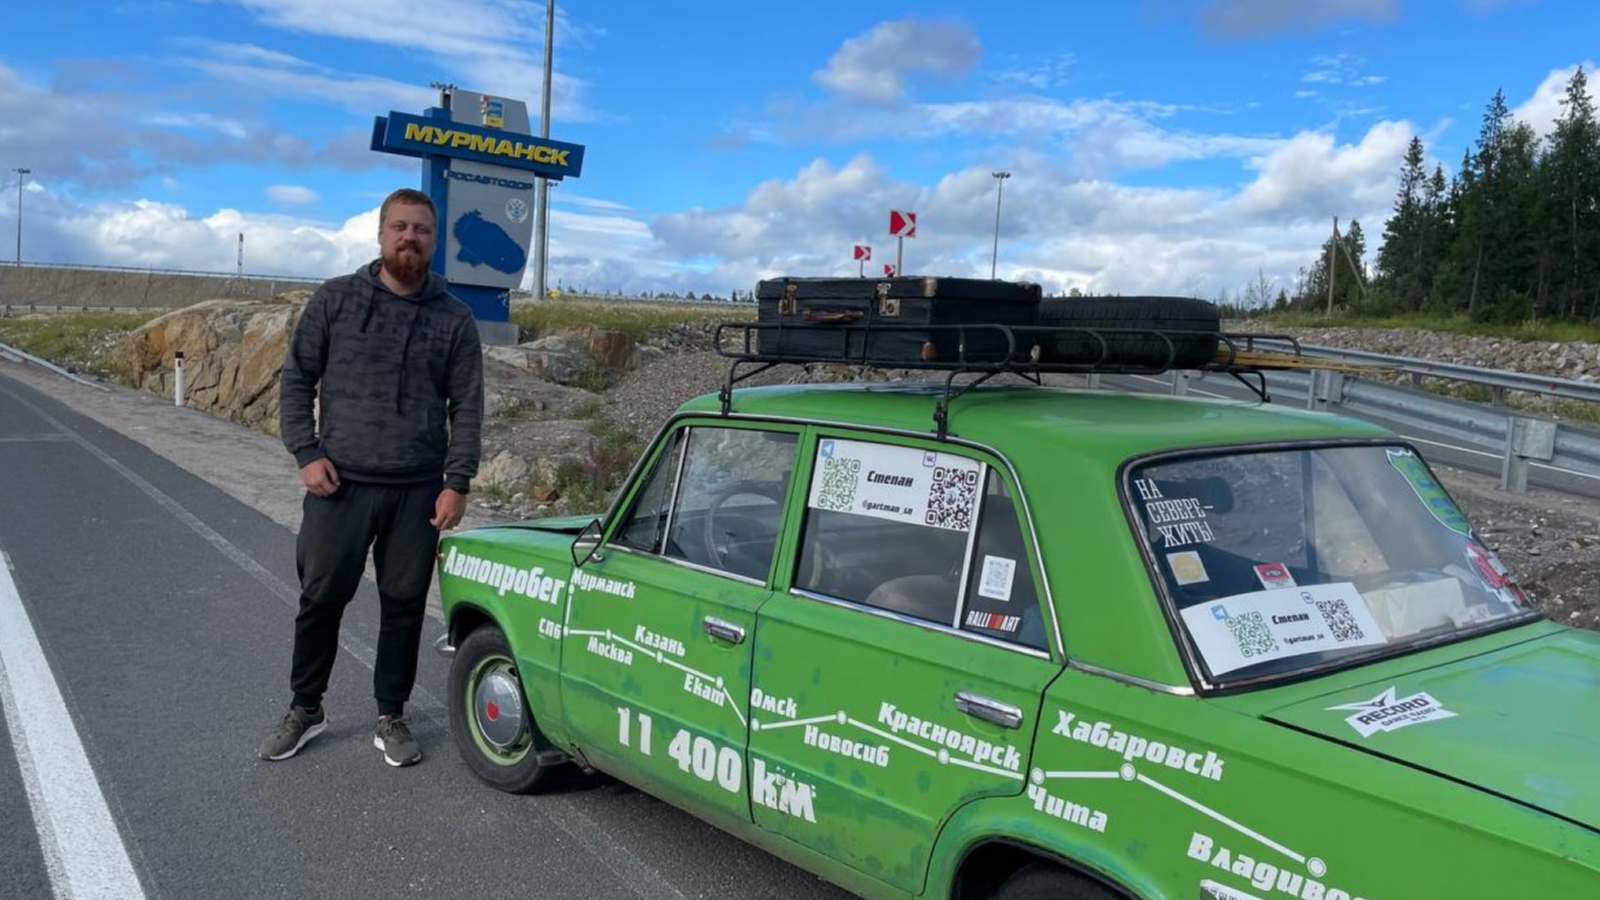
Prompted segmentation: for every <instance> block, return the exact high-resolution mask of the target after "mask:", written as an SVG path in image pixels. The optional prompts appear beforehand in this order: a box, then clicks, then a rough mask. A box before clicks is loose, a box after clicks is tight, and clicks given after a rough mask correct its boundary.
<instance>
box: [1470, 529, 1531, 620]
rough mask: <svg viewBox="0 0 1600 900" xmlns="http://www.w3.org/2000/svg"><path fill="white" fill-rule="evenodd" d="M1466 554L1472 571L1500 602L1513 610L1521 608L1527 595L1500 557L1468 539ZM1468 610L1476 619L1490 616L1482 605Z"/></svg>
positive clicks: (1526, 600)
mask: <svg viewBox="0 0 1600 900" xmlns="http://www.w3.org/2000/svg"><path fill="white" fill-rule="evenodd" d="M1466 555H1467V562H1468V563H1471V564H1472V571H1473V572H1474V573H1476V574H1477V576H1478V580H1479V581H1481V582H1483V584H1484V586H1485V587H1487V588H1488V589H1489V590H1490V591H1492V592H1493V593H1494V595H1495V597H1496V598H1497V599H1499V601H1500V602H1501V603H1504V604H1505V605H1507V606H1509V607H1511V608H1512V609H1513V610H1517V609H1521V608H1522V607H1523V606H1524V605H1526V604H1527V602H1528V596H1527V595H1526V594H1524V593H1523V592H1522V588H1521V587H1519V586H1518V585H1517V580H1516V579H1515V578H1513V577H1512V576H1511V571H1510V570H1509V569H1507V568H1506V567H1505V566H1504V565H1502V564H1501V562H1500V558H1499V557H1497V556H1495V555H1494V554H1493V553H1492V552H1490V551H1489V549H1488V548H1487V547H1484V546H1482V545H1480V544H1478V543H1476V542H1473V541H1468V542H1467V544H1466ZM1469 612H1472V613H1475V616H1474V618H1476V619H1486V618H1490V617H1491V614H1490V613H1489V611H1488V610H1487V609H1485V608H1483V607H1473V608H1472V609H1471V610H1469Z"/></svg>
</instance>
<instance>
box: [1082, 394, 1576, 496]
mask: <svg viewBox="0 0 1600 900" xmlns="http://www.w3.org/2000/svg"><path fill="white" fill-rule="evenodd" d="M1173 377H1174V376H1173V374H1172V373H1166V374H1162V375H1107V376H1103V377H1102V381H1103V384H1104V386H1105V387H1108V388H1113V389H1116V390H1123V391H1136V392H1139V393H1146V394H1149V393H1155V394H1170V393H1171V392H1172V379H1173ZM1267 389H1268V394H1269V395H1270V396H1271V397H1272V398H1273V402H1274V403H1276V404H1280V405H1283V406H1292V407H1296V408H1304V406H1305V396H1304V393H1303V392H1299V393H1294V392H1290V391H1287V390H1285V389H1284V388H1282V387H1275V386H1274V384H1273V381H1272V375H1271V373H1268V376H1267ZM1189 393H1190V394H1192V395H1194V396H1197V397H1214V398H1215V397H1220V398H1225V399H1229V400H1254V399H1255V394H1254V393H1252V392H1251V391H1250V390H1249V389H1248V388H1246V387H1245V386H1244V385H1242V384H1240V383H1239V382H1238V381H1237V380H1236V379H1234V378H1233V377H1232V376H1229V375H1225V374H1221V373H1206V374H1205V377H1203V378H1197V379H1193V380H1191V381H1190V383H1189ZM1334 411H1336V412H1338V413H1339V414H1341V415H1346V416H1354V417H1356V418H1361V419H1365V420H1367V421H1369V422H1374V423H1376V424H1378V425H1382V426H1384V427H1385V428H1389V429H1391V430H1393V431H1394V432H1395V433H1397V434H1399V435H1400V436H1402V437H1404V438H1406V439H1407V440H1409V441H1412V442H1413V443H1414V444H1416V446H1417V449H1418V450H1419V451H1421V453H1422V456H1423V458H1424V459H1426V460H1428V461H1429V462H1430V463H1436V464H1442V465H1446V466H1451V467H1453V468H1457V469H1463V470H1465V471H1468V472H1475V473H1477V474H1480V475H1488V476H1491V477H1493V478H1495V479H1498V478H1499V477H1500V466H1501V461H1500V457H1499V456H1498V455H1496V454H1491V453H1486V452H1484V451H1482V450H1479V449H1477V448H1476V447H1464V446H1462V445H1461V444H1460V443H1459V442H1457V441H1453V440H1452V439H1451V438H1450V437H1449V436H1447V435H1442V434H1438V433H1436V432H1433V431H1430V430H1429V429H1427V428H1423V427H1419V426H1418V425H1416V423H1413V422H1406V421H1401V420H1398V419H1392V418H1388V417H1385V416H1377V415H1372V414H1370V413H1366V412H1355V411H1353V410H1351V409H1350V408H1348V407H1340V408H1338V409H1336V410H1334ZM1528 486H1529V487H1530V488H1534V487H1537V488H1545V489H1547V490H1553V491H1559V492H1561V493H1565V494H1572V495H1575V496H1579V497H1589V498H1600V479H1597V478H1594V477H1591V476H1587V475H1583V474H1580V473H1577V472H1571V471H1568V470H1565V469H1560V468H1556V467H1553V466H1549V465H1545V464H1542V463H1531V464H1530V465H1529V467H1528Z"/></svg>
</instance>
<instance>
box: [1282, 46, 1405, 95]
mask: <svg viewBox="0 0 1600 900" xmlns="http://www.w3.org/2000/svg"><path fill="white" fill-rule="evenodd" d="M1311 64H1312V65H1313V66H1315V67H1316V68H1314V69H1312V70H1311V71H1309V72H1307V73H1305V74H1304V75H1302V76H1300V80H1301V81H1305V82H1309V83H1312V84H1330V85H1332V84H1347V85H1353V86H1355V87H1372V86H1374V85H1379V84H1383V83H1384V82H1385V81H1388V80H1389V78H1388V76H1387V75H1362V74H1361V70H1362V69H1365V68H1366V66H1367V61H1366V60H1365V59H1363V58H1361V57H1359V56H1354V55H1352V54H1349V53H1333V54H1324V55H1321V56H1313V57H1312V58H1311Z"/></svg>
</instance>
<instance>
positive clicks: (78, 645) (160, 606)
mask: <svg viewBox="0 0 1600 900" xmlns="http://www.w3.org/2000/svg"><path fill="white" fill-rule="evenodd" d="M0 555H3V558H4V561H5V564H6V567H7V569H8V571H0V700H3V701H4V702H3V703H0V709H3V712H4V715H3V719H4V723H5V727H3V728H0V897H5V898H7V900H33V898H40V900H44V898H52V897H67V896H70V897H73V898H76V900H85V898H115V900H139V898H150V900H155V898H164V900H180V898H205V900H211V898H217V897H228V898H230V900H247V898H255V897H272V898H282V897H339V898H344V897H389V896H394V897H399V896H421V897H463V898H487V897H503V896H517V897H529V898H539V897H549V898H557V897H559V898H575V897H582V898H647V900H682V898H691V897H693V898H741V900H742V898H764V897H771V898H778V897H796V896H804V897H806V898H808V900H827V898H834V897H844V896H847V895H845V894H844V893H842V892H840V891H838V890H837V889H835V888H833V887H831V886H829V885H827V884H825V883H823V882H820V881H819V880H818V879H816V878H814V877H813V876H811V875H808V874H806V873H805V872H802V871H800V870H798V869H796V868H793V867H791V866H789V865H787V864H784V863H782V862H779V861H778V860H776V859H775V858H773V857H771V856H768V855H766V854H765V853H763V852H761V851H759V850H756V849H755V848H753V847H751V846H749V845H746V844H744V843H742V842H740V841H738V840H736V839H734V838H731V837H728V836H727V835H725V834H723V833H722V832H720V831H718V830H716V829H714V828H712V827H710V826H708V825H705V824H704V823H702V822H700V821H699V820H697V819H695V818H693V817H692V816H689V815H688V814H686V813H683V812H681V811H679V810H676V809H674V808H672V807H670V806H667V805H666V804H663V803H661V802H659V801H657V800H655V799H653V798H651V797H649V796H646V795H644V794H641V793H639V792H637V791H635V790H632V789H630V788H627V787H625V786H623V785H619V784H616V783H614V782H607V781H604V780H601V779H588V780H584V779H572V780H571V783H570V784H568V785H567V786H566V787H564V788H563V789H562V790H561V791H559V792H557V793H552V794H546V795H541V796H535V797H511V796H507V795H504V794H501V793H498V792H496V791H493V790H491V789H489V788H487V787H484V786H482V785H481V784H480V783H478V782H477V781H476V780H475V779H474V778H473V777H472V775H471V774H470V773H469V772H468V770H467V769H466V767H465V765H464V764H462V763H461V762H460V760H459V759H458V758H457V756H456V752H455V748H454V746H453V745H452V743H451V738H450V735H449V734H448V729H447V724H446V717H445V714H444V711H443V709H442V707H441V705H440V702H439V695H440V694H441V693H442V691H443V686H444V684H445V678H446V663H445V661H444V660H442V659H440V658H438V657H436V656H435V655H434V654H433V653H432V652H431V651H429V650H427V649H426V648H427V646H428V645H429V644H431V642H432V640H433V639H434V638H435V637H436V636H437V635H438V634H439V633H440V631H441V626H440V624H439V623H438V622H437V621H434V620H432V619H429V620H428V623H427V631H426V633H425V634H424V651H423V654H422V660H421V668H420V672H419V676H418V688H417V690H416V692H415V693H414V695H413V697H412V703H411V705H410V707H409V709H408V712H409V713H410V719H411V721H412V724H413V729H414V732H415V733H416V735H417V737H418V739H419V740H420V741H421V743H422V746H423V750H424V752H425V754H426V756H427V758H426V759H425V760H424V761H423V763H422V764H421V765H419V766H415V767H412V768H407V769H391V768H389V767H388V766H385V765H384V764H383V762H382V760H381V758H380V756H379V753H378V751H377V750H375V749H374V748H373V747H372V743H371V730H372V727H373V724H374V718H375V715H376V713H375V710H374V707H373V701H372V699H371V682H372V672H371V668H370V660H371V658H372V650H371V648H372V647H373V646H374V645H375V643H376V639H377V615H376V609H377V596H376V593H375V591H374V590H373V588H372V586H371V584H370V583H368V584H364V585H363V588H362V593H361V594H360V595H359V596H358V597H357V600H356V602H355V603H354V604H352V606H351V607H350V609H349V610H348V612H347V613H346V617H345V628H344V634H345V636H346V640H345V646H344V648H343V651H342V652H341V654H340V657H339V661H338V664H337V666H336V667H335V670H334V676H333V685H332V689H331V691H330V693H329V695H328V697H327V698H326V706H327V708H328V711H329V715H330V726H329V729H328V731H327V732H326V733H325V734H324V735H323V736H322V737H320V738H318V739H317V740H316V741H315V742H313V743H312V744H311V745H310V746H308V747H307V748H306V749H305V750H303V751H302V752H301V753H300V755H299V756H297V757H295V758H294V759H291V760H288V761H284V762H279V763H266V762H261V761H259V760H257V759H256V757H255V748H256V746H257V744H258V743H259V742H260V740H261V738H262V737H263V736H264V735H265V734H266V732H267V730H268V729H269V728H270V727H271V726H272V725H273V724H274V722H275V721H276V719H277V717H278V716H279V715H280V714H281V713H282V711H283V708H284V705H285V703H286V702H287V699H288V696H287V680H288V664H289V650H290V641H291V633H292V618H293V613H294V608H295V603H296V596H297V587H296V579H295V573H294V561H293V560H294V536H293V535H292V534H291V533H290V532H289V531H288V530H287V529H285V528H283V527H282V526H280V525H278V524H276V523H274V522H273V521H271V520H270V519H268V518H266V517H265V516H263V515H261V514H260V513H258V512H256V511H255V510H254V509H252V508H250V507H247V506H245V505H244V504H242V503H240V502H238V501H237V500H234V499H233V498H232V497H230V496H228V495H227V494H224V493H223V492H222V491H220V490H218V489H216V488H214V487H212V486H211V485H209V484H207V483H206V482H205V481H202V480H200V479H198V478H196V477H194V476H193V475H190V474H188V473H187V472H185V471H184V470H182V469H179V468H178V467H176V466H174V465H172V464H171V463H169V462H167V461H166V460H165V459H163V458H162V457H160V456H157V455H156V454H154V453H152V452H151V451H149V450H148V449H146V448H145V447H144V446H142V445H140V444H137V443H134V442H133V441H130V440H128V439H127V438H125V437H123V436H122V435H120V434H118V433H116V432H114V431H111V430H109V429H106V428H103V427H101V426H100V425H98V424H97V423H95V422H94V421H92V420H89V419H86V418H84V417H82V416H80V415H78V414H77V413H75V412H72V411H71V410H69V409H67V408H66V407H64V406H62V405H61V404H59V403H57V402H55V401H54V400H52V399H50V398H47V397H45V396H43V395H42V394H40V393H38V392H36V391H34V390H32V389H30V388H29V387H27V386H25V385H23V384H21V383H20V382H17V381H15V380H12V379H9V378H7V377H5V376H4V375H0Z"/></svg>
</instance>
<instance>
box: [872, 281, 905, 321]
mask: <svg viewBox="0 0 1600 900" xmlns="http://www.w3.org/2000/svg"><path fill="white" fill-rule="evenodd" d="M889 287H890V285H889V282H887V281H880V282H878V287H877V294H878V318H880V319H898V318H900V298H899V297H891V296H889Z"/></svg>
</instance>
